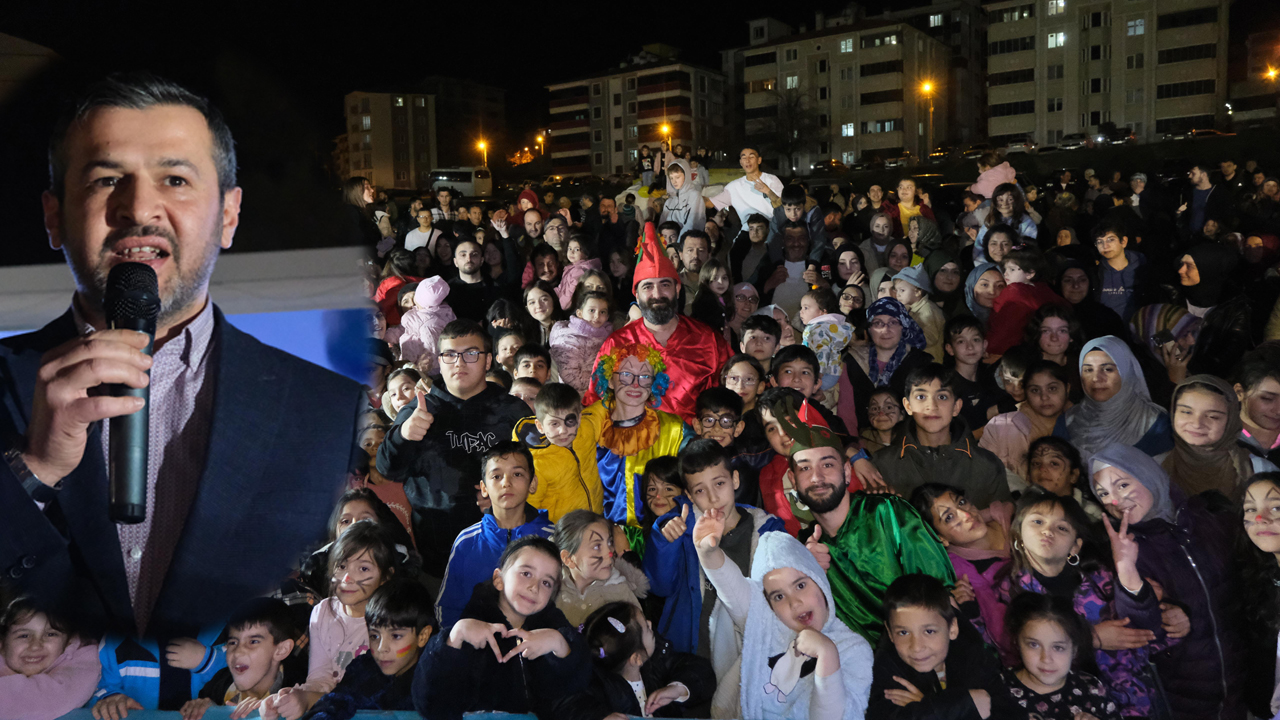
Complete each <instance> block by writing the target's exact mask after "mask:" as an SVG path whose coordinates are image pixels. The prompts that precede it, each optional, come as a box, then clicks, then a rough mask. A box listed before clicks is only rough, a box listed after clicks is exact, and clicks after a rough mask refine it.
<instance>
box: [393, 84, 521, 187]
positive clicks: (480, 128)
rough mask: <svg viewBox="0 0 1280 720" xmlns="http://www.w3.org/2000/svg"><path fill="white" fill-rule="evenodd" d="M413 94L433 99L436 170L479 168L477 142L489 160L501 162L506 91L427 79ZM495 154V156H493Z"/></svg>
mask: <svg viewBox="0 0 1280 720" xmlns="http://www.w3.org/2000/svg"><path fill="white" fill-rule="evenodd" d="M415 92H417V93H419V94H423V95H431V96H433V97H435V102H436V109H435V116H436V117H438V118H440V120H441V122H440V124H439V126H438V127H437V128H436V149H438V150H439V152H440V155H439V156H438V157H437V159H436V166H437V167H470V166H474V165H480V164H481V163H482V162H483V155H482V153H481V152H480V150H479V145H478V143H480V141H484V142H485V143H486V144H487V145H488V147H489V155H490V157H495V158H501V157H502V155H503V154H504V150H505V151H508V152H509V150H510V149H509V148H507V145H506V143H507V137H506V112H507V110H506V108H507V104H506V91H505V90H503V89H502V88H496V87H493V86H491V85H482V84H480V83H477V82H472V81H470V80H462V79H460V78H448V77H439V76H435V75H433V76H430V77H427V78H424V79H423V80H422V81H421V82H420V83H418V85H417V86H416V87H415ZM495 152H496V154H495Z"/></svg>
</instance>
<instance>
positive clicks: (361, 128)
mask: <svg viewBox="0 0 1280 720" xmlns="http://www.w3.org/2000/svg"><path fill="white" fill-rule="evenodd" d="M345 106H346V116H347V134H346V135H345V136H339V137H338V139H337V142H338V143H344V142H345V144H346V152H345V153H344V152H342V151H341V149H338V150H336V151H335V152H334V155H333V158H334V164H335V172H336V173H337V174H338V176H339V177H340V178H342V179H346V178H349V177H351V176H353V175H361V176H364V177H366V178H368V179H369V181H370V182H372V183H373V184H374V185H376V186H378V187H382V188H396V189H403V190H421V189H426V188H429V187H430V186H431V177H430V176H431V170H433V169H434V168H436V167H440V166H442V165H441V163H439V162H438V160H437V158H438V155H437V152H436V110H435V96H433V95H423V94H413V93H373V92H353V93H349V94H348V95H347V96H346V99H345ZM473 164H475V165H479V164H480V163H479V159H478V158H477V159H476V162H475V163H473Z"/></svg>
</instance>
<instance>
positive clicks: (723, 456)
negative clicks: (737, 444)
mask: <svg viewBox="0 0 1280 720" xmlns="http://www.w3.org/2000/svg"><path fill="white" fill-rule="evenodd" d="M717 465H724V467H725V469H726V470H732V469H733V451H731V450H730V449H729V448H727V447H724V446H722V445H721V444H720V443H718V442H716V441H715V440H710V439H705V438H700V439H697V440H693V441H691V442H690V443H689V444H688V445H685V446H684V449H683V450H681V451H680V476H681V477H682V478H684V483H685V487H686V488H687V487H689V476H690V475H696V474H697V473H700V472H702V471H704V470H706V469H707V468H712V467H715V466H717Z"/></svg>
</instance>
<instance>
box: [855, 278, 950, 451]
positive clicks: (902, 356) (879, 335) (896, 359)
mask: <svg viewBox="0 0 1280 720" xmlns="http://www.w3.org/2000/svg"><path fill="white" fill-rule="evenodd" d="M867 335H868V336H869V337H870V342H869V343H863V344H861V345H856V344H855V345H851V346H850V350H849V354H850V355H851V356H852V358H853V362H846V363H845V366H846V367H847V368H848V370H847V374H848V377H849V384H850V386H852V388H853V396H854V397H855V398H860V399H862V398H867V399H869V398H870V397H871V393H872V391H873V390H874V389H875V388H878V387H884V386H886V385H887V386H889V387H891V388H893V390H894V392H896V393H897V394H898V397H903V396H904V395H905V394H906V387H905V386H906V381H907V375H909V374H910V373H911V371H912V370H914V369H915V368H917V367H920V366H921V365H928V364H929V363H931V362H933V356H931V355H929V353H927V352H925V351H924V346H925V340H924V331H923V330H921V329H920V326H919V325H918V324H916V321H915V320H912V319H911V313H910V312H909V311H908V310H907V308H906V306H904V305H903V304H902V303H900V302H898V301H897V300H895V299H894V298H891V297H884V298H880V299H879V300H876V301H875V302H873V303H871V306H870V307H868V308H867ZM857 413H858V426H859V427H869V426H870V425H871V418H870V416H869V415H868V413H867V403H866V400H861V401H860V402H858V403H857Z"/></svg>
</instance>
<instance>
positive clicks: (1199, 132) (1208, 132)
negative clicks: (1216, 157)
mask: <svg viewBox="0 0 1280 720" xmlns="http://www.w3.org/2000/svg"><path fill="white" fill-rule="evenodd" d="M1231 135H1235V133H1224V132H1222V131H1221V130H1214V129H1213V128H1199V129H1196V130H1183V131H1181V132H1171V133H1165V134H1164V136H1163V137H1162V138H1161V139H1162V140H1203V139H1205V138H1216V137H1228V136H1231Z"/></svg>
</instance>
